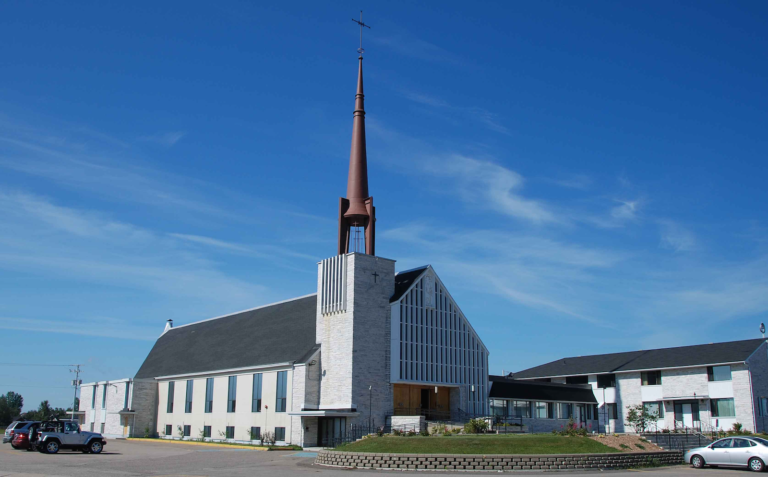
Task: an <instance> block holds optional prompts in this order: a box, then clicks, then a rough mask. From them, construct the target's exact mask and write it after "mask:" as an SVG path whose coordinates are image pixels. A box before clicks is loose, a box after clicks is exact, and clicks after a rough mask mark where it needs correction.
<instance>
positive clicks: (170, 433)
mask: <svg viewBox="0 0 768 477" xmlns="http://www.w3.org/2000/svg"><path fill="white" fill-rule="evenodd" d="M165 435H166V436H173V425H171V424H166V425H165Z"/></svg>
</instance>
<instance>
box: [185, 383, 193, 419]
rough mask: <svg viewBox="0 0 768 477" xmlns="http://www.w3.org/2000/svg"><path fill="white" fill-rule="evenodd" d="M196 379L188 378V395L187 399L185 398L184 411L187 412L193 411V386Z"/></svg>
mask: <svg viewBox="0 0 768 477" xmlns="http://www.w3.org/2000/svg"><path fill="white" fill-rule="evenodd" d="M193 382H194V381H192V380H191V379H188V380H187V396H186V399H184V412H186V413H187V414H189V413H191V412H192V386H193V384H192V383H193Z"/></svg>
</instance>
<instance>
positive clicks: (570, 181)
mask: <svg viewBox="0 0 768 477" xmlns="http://www.w3.org/2000/svg"><path fill="white" fill-rule="evenodd" d="M544 180H545V181H546V182H549V183H550V184H555V185H558V186H560V187H566V188H569V189H578V190H587V189H589V188H590V187H591V186H592V184H593V182H594V181H593V180H592V178H591V177H589V176H588V175H586V174H574V175H572V176H570V177H566V178H558V179H555V178H547V179H544Z"/></svg>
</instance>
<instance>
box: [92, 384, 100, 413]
mask: <svg viewBox="0 0 768 477" xmlns="http://www.w3.org/2000/svg"><path fill="white" fill-rule="evenodd" d="M98 388H99V385H98V384H94V385H93V395H91V409H96V389H98Z"/></svg>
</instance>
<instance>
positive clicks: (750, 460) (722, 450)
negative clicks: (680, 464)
mask: <svg viewBox="0 0 768 477" xmlns="http://www.w3.org/2000/svg"><path fill="white" fill-rule="evenodd" d="M683 459H685V462H686V463H688V464H691V465H692V466H693V467H695V468H697V469H701V468H702V467H704V466H705V465H711V466H713V467H717V466H721V465H722V466H734V467H749V469H750V470H754V471H755V472H762V471H763V470H765V463H766V462H768V440H765V439H763V438H760V437H752V436H735V437H726V438H725V439H720V440H717V441H715V442H713V443H712V444H710V445H708V446H706V447H697V448H695V449H691V450H689V451H688V452H686V453H685V455H684V456H683Z"/></svg>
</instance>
